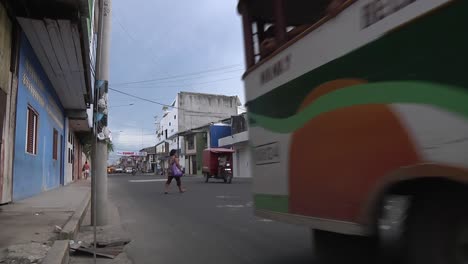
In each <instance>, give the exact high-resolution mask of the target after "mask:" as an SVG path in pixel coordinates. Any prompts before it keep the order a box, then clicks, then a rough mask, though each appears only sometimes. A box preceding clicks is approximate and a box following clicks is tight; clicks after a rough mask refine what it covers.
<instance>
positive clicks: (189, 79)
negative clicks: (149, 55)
mask: <svg viewBox="0 0 468 264" xmlns="http://www.w3.org/2000/svg"><path fill="white" fill-rule="evenodd" d="M236 72H237V73H239V75H236V76H233V78H234V77H235V78H239V79H240V73H241V72H243V69H234V70H228V71H224V72H219V73H216V74H211V75H209V76H196V77H195V76H193V77H185V78H181V77H179V78H181V79H175V78H174V79H168V80H155V81H154V82H142V83H117V84H112V86H114V87H115V86H119V87H120V86H129V85H131V86H135V85H145V86H148V85H154V84H172V83H177V82H184V81H192V80H199V79H203V78H209V77H214V76H221V75H225V74H228V73H236Z"/></svg>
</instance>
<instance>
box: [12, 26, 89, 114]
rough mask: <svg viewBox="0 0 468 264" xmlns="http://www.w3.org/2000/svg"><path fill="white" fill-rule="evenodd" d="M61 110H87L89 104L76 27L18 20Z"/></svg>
mask: <svg viewBox="0 0 468 264" xmlns="http://www.w3.org/2000/svg"><path fill="white" fill-rule="evenodd" d="M18 22H19V23H20V25H21V27H22V28H23V30H24V32H25V34H26V37H27V38H28V40H29V42H30V43H31V45H32V47H33V49H34V52H35V53H36V55H37V57H38V59H39V61H40V62H41V65H42V67H43V68H44V70H45V72H46V74H47V76H48V78H49V80H50V81H51V83H52V86H53V87H54V89H55V91H56V93H57V95H58V96H59V99H60V101H61V103H62V105H63V107H64V108H65V109H66V110H68V109H72V110H86V108H87V103H89V100H90V98H91V97H90V95H91V91H90V89H91V88H90V85H87V82H88V81H89V80H87V75H86V74H87V69H86V68H85V66H84V65H85V58H86V57H87V56H89V55H87V54H89V47H88V48H85V49H84V50H83V48H82V47H83V45H82V40H81V38H80V32H79V25H78V24H76V23H73V22H71V20H52V19H43V20H39V19H30V18H22V17H19V18H18ZM85 30H86V29H85Z"/></svg>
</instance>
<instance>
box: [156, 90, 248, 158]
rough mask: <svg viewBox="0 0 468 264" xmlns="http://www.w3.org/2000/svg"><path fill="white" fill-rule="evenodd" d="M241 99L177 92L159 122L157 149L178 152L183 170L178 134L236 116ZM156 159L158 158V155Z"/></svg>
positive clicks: (182, 144)
mask: <svg viewBox="0 0 468 264" xmlns="http://www.w3.org/2000/svg"><path fill="white" fill-rule="evenodd" d="M238 106H240V100H239V98H238V97H237V96H225V95H215V94H202V93H191V92H180V93H178V94H177V96H176V98H175V100H174V102H173V103H172V105H171V107H170V108H166V109H165V112H164V115H163V117H162V118H161V120H159V122H158V127H157V132H156V136H157V140H156V147H157V148H158V146H159V147H160V148H163V147H166V145H165V144H164V143H168V146H167V149H165V152H167V153H169V151H170V150H171V149H176V150H178V153H179V156H180V160H181V165H182V166H184V167H186V164H185V161H186V157H185V151H184V150H185V147H184V146H185V142H184V138H183V137H181V136H180V135H179V133H180V132H183V131H187V130H190V129H192V128H196V127H201V126H204V125H206V124H209V123H211V122H217V121H218V120H222V119H226V118H230V117H231V116H232V115H237V111H238ZM156 152H157V156H158V158H159V159H161V158H162V157H161V155H160V154H162V153H161V152H158V150H157V151H156Z"/></svg>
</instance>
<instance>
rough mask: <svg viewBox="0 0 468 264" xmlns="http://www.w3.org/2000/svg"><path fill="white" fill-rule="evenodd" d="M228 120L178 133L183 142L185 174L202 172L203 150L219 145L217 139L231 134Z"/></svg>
mask: <svg viewBox="0 0 468 264" xmlns="http://www.w3.org/2000/svg"><path fill="white" fill-rule="evenodd" d="M230 122H231V119H230V118H229V119H224V120H222V121H219V122H216V123H213V124H211V123H210V124H207V125H205V126H201V127H198V128H193V129H190V130H186V131H184V132H182V133H180V135H181V136H183V137H184V142H185V145H184V153H185V164H186V165H187V167H186V173H187V174H190V175H195V174H198V175H201V174H202V166H203V150H204V149H206V148H217V147H219V144H218V142H219V139H220V138H223V137H226V136H229V135H231V125H230Z"/></svg>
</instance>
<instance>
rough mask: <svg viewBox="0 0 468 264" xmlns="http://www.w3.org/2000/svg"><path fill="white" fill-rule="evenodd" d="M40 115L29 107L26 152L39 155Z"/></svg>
mask: <svg viewBox="0 0 468 264" xmlns="http://www.w3.org/2000/svg"><path fill="white" fill-rule="evenodd" d="M38 121H39V115H38V114H37V112H36V110H34V109H33V108H32V107H30V106H28V117H27V131H26V135H27V136H26V152H27V153H29V154H34V155H36V154H37V127H38Z"/></svg>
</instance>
